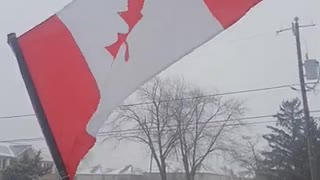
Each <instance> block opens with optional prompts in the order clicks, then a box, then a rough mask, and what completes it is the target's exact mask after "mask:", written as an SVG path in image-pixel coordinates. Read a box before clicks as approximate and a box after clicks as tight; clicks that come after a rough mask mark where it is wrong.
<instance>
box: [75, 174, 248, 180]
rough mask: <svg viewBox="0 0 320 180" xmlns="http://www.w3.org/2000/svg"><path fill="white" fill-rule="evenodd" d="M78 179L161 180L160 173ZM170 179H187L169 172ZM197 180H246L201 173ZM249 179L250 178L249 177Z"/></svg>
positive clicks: (79, 179)
mask: <svg viewBox="0 0 320 180" xmlns="http://www.w3.org/2000/svg"><path fill="white" fill-rule="evenodd" d="M76 180H161V178H160V175H159V174H144V175H77V177H76ZM168 180H185V176H184V174H183V173H169V174H168ZM196 180H245V179H238V178H231V177H228V176H222V175H217V174H209V173H201V174H198V175H197V176H196ZM247 180H248V179H247Z"/></svg>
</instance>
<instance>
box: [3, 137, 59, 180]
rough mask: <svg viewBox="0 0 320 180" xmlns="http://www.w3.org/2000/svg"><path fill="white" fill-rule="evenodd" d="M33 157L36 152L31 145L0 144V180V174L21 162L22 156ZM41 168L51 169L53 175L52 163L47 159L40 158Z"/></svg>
mask: <svg viewBox="0 0 320 180" xmlns="http://www.w3.org/2000/svg"><path fill="white" fill-rule="evenodd" d="M26 154H27V155H28V156H29V157H31V158H32V157H35V156H36V155H37V151H36V150H35V149H33V148H32V146H31V145H26V144H16V143H0V180H1V179H2V178H1V172H2V171H3V170H5V169H6V168H7V167H9V166H10V165H12V164H13V162H15V161H19V160H21V158H23V156H24V155H26ZM42 158H43V159H42V162H41V166H42V167H52V171H51V173H55V168H54V163H53V162H52V160H51V159H50V158H48V157H42Z"/></svg>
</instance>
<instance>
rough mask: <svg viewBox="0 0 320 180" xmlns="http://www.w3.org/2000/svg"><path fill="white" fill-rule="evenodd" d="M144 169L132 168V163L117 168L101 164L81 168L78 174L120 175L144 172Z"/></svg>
mask: <svg viewBox="0 0 320 180" xmlns="http://www.w3.org/2000/svg"><path fill="white" fill-rule="evenodd" d="M144 173H145V171H143V170H141V169H139V168H134V167H133V166H132V165H128V166H125V167H123V168H119V169H111V168H104V167H103V166H101V165H97V166H93V167H88V168H83V169H81V170H80V171H78V174H109V175H111V174H112V175H116V174H117V175H120V174H144Z"/></svg>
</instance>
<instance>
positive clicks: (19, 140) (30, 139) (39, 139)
mask: <svg viewBox="0 0 320 180" xmlns="http://www.w3.org/2000/svg"><path fill="white" fill-rule="evenodd" d="M272 122H276V121H261V122H250V123H249V122H248V123H237V124H228V125H226V126H240V125H258V124H264V123H272ZM210 127H219V126H208V128H210ZM102 133H110V132H101V133H99V134H98V136H105V135H103V134H102ZM139 133H142V132H126V134H128V135H129V134H139ZM109 137H118V135H117V134H111V135H110V136H109ZM44 140H45V139H44V138H43V137H35V138H25V139H11V140H3V141H0V143H16V142H30V141H44Z"/></svg>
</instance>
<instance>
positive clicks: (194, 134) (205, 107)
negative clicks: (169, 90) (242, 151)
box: [174, 87, 242, 180]
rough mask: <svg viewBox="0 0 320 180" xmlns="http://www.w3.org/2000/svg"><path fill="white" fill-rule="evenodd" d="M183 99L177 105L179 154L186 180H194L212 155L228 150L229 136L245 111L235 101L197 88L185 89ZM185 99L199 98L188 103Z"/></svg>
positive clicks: (182, 91)
mask: <svg viewBox="0 0 320 180" xmlns="http://www.w3.org/2000/svg"><path fill="white" fill-rule="evenodd" d="M180 95H181V96H182V97H181V98H178V99H180V100H178V101H175V108H176V110H175V112H176V113H175V114H174V120H175V121H176V122H177V127H178V131H179V136H178V137H179V140H178V143H177V144H176V148H175V149H176V151H175V152H176V153H177V155H178V156H179V157H181V159H182V162H183V166H184V170H185V176H186V179H187V180H194V179H195V176H196V173H197V171H198V170H199V169H200V168H201V166H203V163H204V161H205V160H206V159H207V158H208V157H209V156H210V155H211V154H212V153H214V152H215V151H225V150H228V148H229V147H228V145H227V143H225V142H224V141H227V140H228V139H227V137H226V136H225V135H230V134H229V133H230V132H231V130H232V129H234V127H235V126H234V123H232V122H234V121H235V120H236V119H237V118H238V116H239V115H241V114H242V108H241V105H240V103H239V102H237V101H235V100H224V99H223V98H222V97H219V96H205V95H204V93H203V92H202V91H201V90H200V89H199V88H196V87H193V88H192V87H191V88H184V89H183V90H181V93H180ZM184 95H187V96H189V97H196V98H192V99H189V100H188V101H185V100H184V97H183V96H184ZM237 125H239V123H238V124H237Z"/></svg>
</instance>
